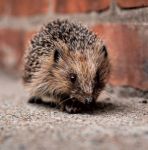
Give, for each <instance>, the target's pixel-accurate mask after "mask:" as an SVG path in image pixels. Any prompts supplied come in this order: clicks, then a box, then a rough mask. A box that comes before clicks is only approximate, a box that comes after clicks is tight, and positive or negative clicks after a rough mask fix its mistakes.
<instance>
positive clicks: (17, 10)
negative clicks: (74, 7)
mask: <svg viewBox="0 0 148 150" xmlns="http://www.w3.org/2000/svg"><path fill="white" fill-rule="evenodd" d="M48 10H49V0H31V1H30V0H1V1H0V15H1V16H2V15H8V16H23V17H24V16H33V15H38V14H45V13H47V12H48Z"/></svg>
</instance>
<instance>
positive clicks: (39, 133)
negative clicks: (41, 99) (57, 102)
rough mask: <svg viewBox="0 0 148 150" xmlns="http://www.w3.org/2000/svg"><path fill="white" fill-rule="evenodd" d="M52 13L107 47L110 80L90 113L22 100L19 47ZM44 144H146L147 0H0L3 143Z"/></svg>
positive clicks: (119, 148) (139, 147) (143, 149)
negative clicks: (81, 26)
mask: <svg viewBox="0 0 148 150" xmlns="http://www.w3.org/2000/svg"><path fill="white" fill-rule="evenodd" d="M57 18H58V19H65V18H67V19H69V20H72V21H74V22H80V23H82V24H84V25H86V26H88V27H89V28H90V29H91V30H93V31H94V32H96V34H98V36H99V37H101V38H102V39H103V40H104V42H105V43H106V45H107V47H108V51H109V55H110V58H111V63H112V75H111V78H110V80H109V83H110V85H112V86H107V88H106V89H108V90H104V93H102V94H104V95H102V97H101V95H100V97H99V102H98V107H97V109H96V110H95V111H94V113H84V114H68V113H64V112H61V111H60V110H57V109H54V108H51V107H49V105H47V104H46V105H42V104H41V105H39V104H34V105H32V104H28V103H27V101H28V99H29V96H28V93H25V92H24V88H23V87H22V84H21V83H20V79H21V78H20V76H21V68H22V62H23V59H22V58H23V55H24V51H25V49H26V47H27V43H28V41H29V40H30V38H31V37H32V36H33V34H35V33H36V32H38V30H39V29H40V28H41V26H42V25H43V24H45V23H47V22H49V21H53V20H54V19H57ZM108 87H109V88H108ZM49 149H52V150H59V149H60V150H82V149H85V150H97V149H100V150H107V149H109V150H129V149H130V150H148V0H0V150H49Z"/></svg>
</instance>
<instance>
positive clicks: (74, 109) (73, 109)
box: [61, 102, 83, 114]
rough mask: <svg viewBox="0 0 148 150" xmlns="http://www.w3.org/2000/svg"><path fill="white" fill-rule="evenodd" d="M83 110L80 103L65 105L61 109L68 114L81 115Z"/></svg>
mask: <svg viewBox="0 0 148 150" xmlns="http://www.w3.org/2000/svg"><path fill="white" fill-rule="evenodd" d="M82 108H83V107H82V105H81V104H80V103H79V102H69V103H64V104H63V105H62V107H61V109H62V110H63V111H66V112H67V113H70V114H76V113H81V112H82Z"/></svg>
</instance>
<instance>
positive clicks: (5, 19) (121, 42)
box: [0, 0, 148, 90]
mask: <svg viewBox="0 0 148 150" xmlns="http://www.w3.org/2000/svg"><path fill="white" fill-rule="evenodd" d="M56 18H68V19H70V20H74V21H79V22H81V23H83V24H86V25H88V26H90V28H92V30H94V31H95V32H96V33H97V34H98V35H99V36H100V37H101V38H102V39H103V40H104V41H105V42H106V44H107V46H108V49H109V54H110V57H111V62H112V75H111V79H110V83H111V84H112V85H128V86H132V87H135V88H140V89H144V90H147V89H148V0H0V66H1V68H3V69H6V70H9V71H14V70H19V68H20V66H21V62H22V56H23V53H24V50H25V47H26V43H27V41H28V40H29V39H30V37H31V36H32V34H33V33H35V32H36V31H37V30H38V29H39V28H40V26H41V25H42V24H43V23H46V22H47V21H51V20H53V19H56Z"/></svg>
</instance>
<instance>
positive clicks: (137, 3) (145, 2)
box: [117, 0, 148, 8]
mask: <svg viewBox="0 0 148 150" xmlns="http://www.w3.org/2000/svg"><path fill="white" fill-rule="evenodd" d="M117 4H118V5H119V7H121V8H137V7H147V6H148V0H117Z"/></svg>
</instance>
